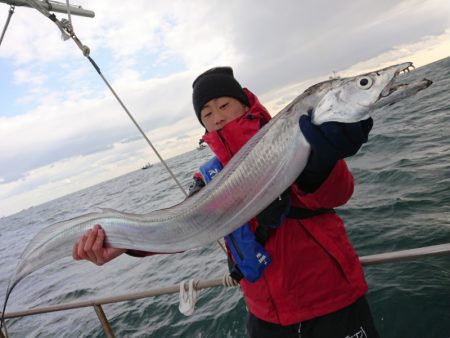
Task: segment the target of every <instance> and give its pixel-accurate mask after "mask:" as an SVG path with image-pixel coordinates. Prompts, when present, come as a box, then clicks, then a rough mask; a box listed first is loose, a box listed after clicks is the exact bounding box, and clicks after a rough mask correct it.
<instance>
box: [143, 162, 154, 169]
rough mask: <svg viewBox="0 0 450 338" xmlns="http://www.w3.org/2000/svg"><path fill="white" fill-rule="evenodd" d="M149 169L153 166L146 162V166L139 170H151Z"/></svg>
mask: <svg viewBox="0 0 450 338" xmlns="http://www.w3.org/2000/svg"><path fill="white" fill-rule="evenodd" d="M151 167H153V164H151V163H150V162H148V163H147V164H146V165H144V166H143V167H142V168H141V169H142V170H145V169H148V168H151Z"/></svg>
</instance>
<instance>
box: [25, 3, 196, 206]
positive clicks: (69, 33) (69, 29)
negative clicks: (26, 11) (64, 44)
mask: <svg viewBox="0 0 450 338" xmlns="http://www.w3.org/2000/svg"><path fill="white" fill-rule="evenodd" d="M25 1H26V2H27V3H28V4H29V5H30V7H33V8H35V9H37V10H38V11H39V12H41V13H42V14H43V15H45V16H46V17H47V18H49V19H50V20H52V21H53V22H54V23H55V24H56V25H57V26H58V28H59V29H60V30H61V32H62V34H63V39H66V38H67V39H68V38H72V40H73V41H74V42H75V44H76V45H77V46H78V47H79V48H80V49H81V51H82V52H83V55H84V56H85V57H86V58H87V59H88V60H89V61H90V63H91V64H92V66H93V67H94V68H95V70H96V71H97V73H98V74H99V75H100V77H101V78H102V79H103V81H104V82H105V84H106V86H107V87H108V88H109V90H110V91H111V93H112V94H113V95H114V97H115V98H116V100H117V101H118V102H119V104H120V105H121V107H122V108H123V109H124V111H125V112H126V113H127V115H128V116H129V117H130V119H131V121H132V122H133V123H134V125H135V126H136V128H137V129H138V130H139V132H140V133H141V134H142V136H143V137H144V139H145V140H146V141H147V143H148V145H149V146H150V147H151V148H152V150H153V151H154V152H155V154H156V156H157V157H158V158H159V160H160V161H161V163H162V164H163V165H164V167H165V168H166V170H167V171H168V172H169V174H170V176H171V177H172V178H173V180H174V181H175V183H176V184H177V185H178V187H179V188H180V190H181V191H182V192H183V194H184V196H185V197H187V196H188V195H187V192H186V190H185V189H184V188H183V186H182V185H181V183H180V182H179V181H178V179H177V178H176V177H175V175H174V173H173V172H172V170H171V169H170V168H169V166H168V165H167V163H166V161H164V159H163V158H162V156H161V155H160V154H159V152H158V151H157V149H156V148H155V147H154V146H153V144H152V143H151V142H150V140H149V139H148V137H147V135H145V133H144V131H143V130H142V128H141V127H140V126H139V124H138V123H137V122H136V120H135V119H134V117H133V116H132V115H131V113H130V111H129V110H128V108H127V107H126V106H125V104H124V103H123V102H122V100H121V99H120V98H119V96H118V95H117V94H116V92H115V91H114V89H113V88H112V87H111V85H110V84H109V82H108V81H107V80H106V78H105V77H104V76H103V74H102V73H101V71H100V67H99V66H98V65H97V64H96V63H95V61H94V60H93V59H92V58H91V57H90V56H89V54H90V49H89V47H87V46H85V45H83V44H82V43H81V41H80V40H79V39H78V37H77V36H76V35H75V32H74V30H73V26H72V24H71V21H69V20H70V14H69V20H62V21H59V20H58V19H57V18H56V16H55V15H54V14H50V12H49V11H48V10H47V9H46V8H44V7H43V6H42V5H41V4H40V3H39V2H38V1H34V0H25ZM67 5H69V3H68V0H67ZM69 12H70V11H69Z"/></svg>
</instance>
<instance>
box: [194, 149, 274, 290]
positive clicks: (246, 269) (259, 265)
mask: <svg viewBox="0 0 450 338" xmlns="http://www.w3.org/2000/svg"><path fill="white" fill-rule="evenodd" d="M222 169H223V165H222V163H220V161H219V159H218V158H217V157H216V156H214V157H213V158H212V159H210V160H209V161H207V162H206V163H204V164H203V165H202V166H201V167H200V173H201V174H202V176H203V178H204V180H205V183H209V182H210V181H211V180H212V179H213V178H214V176H215V175H217V174H218V173H219V172H220V171H221V170H222ZM225 241H226V243H227V245H228V247H229V248H230V251H231V254H232V255H233V259H234V261H235V263H236V265H237V267H238V269H239V271H240V272H241V273H242V274H243V275H244V277H245V279H246V280H248V281H249V282H255V281H256V280H258V279H259V278H260V277H261V276H262V274H263V273H264V270H265V269H266V267H267V266H268V265H269V264H270V263H271V259H270V257H269V254H268V253H267V252H266V250H265V249H264V247H263V246H262V244H261V243H259V242H258V241H257V240H256V237H255V234H254V233H253V232H252V231H251V230H250V226H249V225H248V224H247V223H246V224H244V225H242V226H241V227H240V228H238V229H236V230H234V231H233V232H232V233H231V234H229V235H227V236H226V237H225Z"/></svg>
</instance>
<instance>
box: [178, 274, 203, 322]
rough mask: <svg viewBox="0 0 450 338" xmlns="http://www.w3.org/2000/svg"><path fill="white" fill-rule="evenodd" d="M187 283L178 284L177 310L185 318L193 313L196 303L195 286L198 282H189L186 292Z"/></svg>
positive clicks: (192, 280)
mask: <svg viewBox="0 0 450 338" xmlns="http://www.w3.org/2000/svg"><path fill="white" fill-rule="evenodd" d="M186 283H187V281H185V280H184V281H182V282H181V283H180V305H179V306H178V309H179V310H180V312H181V313H182V314H184V315H185V316H190V315H192V314H193V313H194V310H195V303H196V302H197V285H198V280H194V279H191V280H189V284H188V290H187V291H186Z"/></svg>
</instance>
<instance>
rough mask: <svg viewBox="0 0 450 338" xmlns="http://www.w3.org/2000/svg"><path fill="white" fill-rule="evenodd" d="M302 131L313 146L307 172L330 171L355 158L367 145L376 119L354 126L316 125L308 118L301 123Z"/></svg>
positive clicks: (341, 124) (347, 124) (301, 118)
mask: <svg viewBox="0 0 450 338" xmlns="http://www.w3.org/2000/svg"><path fill="white" fill-rule="evenodd" d="M299 124H300V130H301V131H302V133H303V135H304V136H305V138H306V140H307V141H308V143H309V144H310V145H311V155H310V158H309V160H308V164H307V165H306V167H305V170H308V171H314V172H329V171H330V170H331V169H332V168H333V167H334V165H335V164H336V162H337V161H338V160H341V159H344V158H347V157H350V156H352V155H355V154H356V153H357V152H358V150H359V149H360V148H361V146H362V145H363V144H364V143H366V142H367V140H368V135H369V132H370V131H371V130H372V126H373V120H372V118H368V119H366V120H363V121H358V122H353V123H342V122H324V123H322V124H321V125H315V124H313V123H312V122H311V117H310V116H309V115H302V116H301V117H300V120H299Z"/></svg>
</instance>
